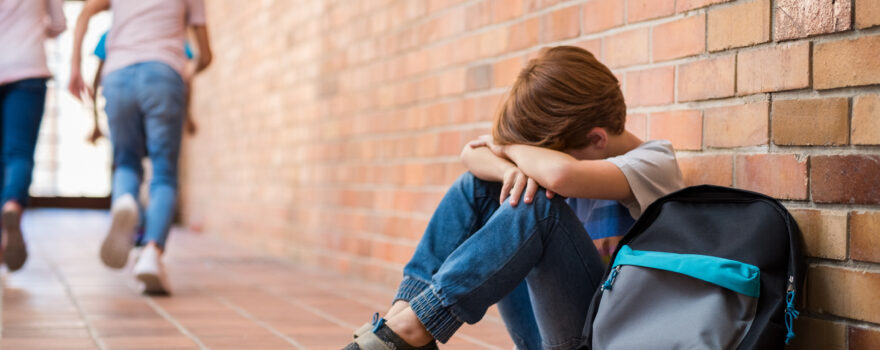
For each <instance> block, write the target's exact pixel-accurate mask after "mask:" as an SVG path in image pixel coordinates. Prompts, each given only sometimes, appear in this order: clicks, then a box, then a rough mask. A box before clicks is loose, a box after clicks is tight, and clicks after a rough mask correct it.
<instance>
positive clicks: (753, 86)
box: [736, 42, 810, 95]
mask: <svg viewBox="0 0 880 350" xmlns="http://www.w3.org/2000/svg"><path fill="white" fill-rule="evenodd" d="M736 86H737V94H739V95H748V94H753V93H758V92H768V91H782V90H793V89H801V88H806V87H809V86H810V44H809V43H807V42H802V43H798V44H795V45H791V46H774V47H770V48H764V49H757V50H751V51H740V53H739V57H738V59H737V76H736Z"/></svg>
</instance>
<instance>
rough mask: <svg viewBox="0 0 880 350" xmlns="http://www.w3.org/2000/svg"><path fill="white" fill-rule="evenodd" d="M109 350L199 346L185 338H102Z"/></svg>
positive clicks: (172, 349)
mask: <svg viewBox="0 0 880 350" xmlns="http://www.w3.org/2000/svg"><path fill="white" fill-rule="evenodd" d="M101 341H102V342H103V343H104V346H106V347H107V349H113V350H191V349H198V348H199V346H198V344H196V343H195V342H194V341H193V340H192V339H190V338H187V337H185V336H182V335H179V336H145V337H108V338H101Z"/></svg>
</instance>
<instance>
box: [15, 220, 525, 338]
mask: <svg viewBox="0 0 880 350" xmlns="http://www.w3.org/2000/svg"><path fill="white" fill-rule="evenodd" d="M22 224H23V228H24V231H25V237H26V240H27V241H28V245H29V246H28V248H29V252H30V257H29V261H28V263H27V265H25V268H24V269H22V270H20V271H18V272H15V273H12V274H7V275H5V276H0V277H2V278H0V284H2V285H3V287H4V289H3V294H2V298H0V302H2V307H0V312H2V315H0V320H2V323H3V324H2V325H3V334H2V335H3V337H2V340H0V349H3V350H6V349H10V350H32V349H40V350H54V349H62V350H66V349H88V350H91V349H97V348H98V346H97V344H98V343H100V344H101V345H102V346H103V347H104V348H105V349H108V350H116V349H119V350H134V349H142V350H151V349H172V350H175V349H176V350H188V349H200V346H199V343H201V344H203V345H204V346H205V347H207V348H208V349H211V350H227V349H229V350H232V349H234V350H247V349H259V350H274V349H297V348H299V349H302V348H306V349H309V350H315V349H328V350H329V349H335V350H338V349H340V348H341V347H342V346H344V345H345V344H346V343H348V342H349V341H350V339H351V332H352V331H353V330H354V328H355V327H357V326H359V325H361V324H363V323H365V322H367V321H369V320H370V318H371V317H372V314H373V312H376V311H380V312H381V311H385V309H387V307H388V305H389V302H390V299H391V298H392V297H393V293H394V291H393V290H392V289H389V288H388V287H387V286H382V285H374V284H370V283H366V282H362V281H358V280H353V279H349V278H346V277H345V276H341V275H338V274H335V273H332V272H328V271H321V270H318V269H315V268H311V267H303V266H297V265H295V264H293V263H291V262H288V261H285V260H282V259H278V258H275V257H269V256H265V255H261V254H259V253H254V252H252V251H248V250H243V249H240V248H238V247H236V246H234V245H231V244H227V243H225V242H223V241H222V240H220V239H217V238H214V237H212V236H210V235H196V234H190V233H187V232H185V231H180V230H175V232H173V233H172V235H173V239H172V241H171V243H170V244H169V247H168V250H167V256H166V263H167V268H168V271H169V276H170V280H171V282H172V286H173V290H174V295H173V296H171V297H145V296H143V295H141V294H139V292H138V288H139V287H138V285H137V284H136V283H135V281H134V279H133V278H132V276H131V271H130V266H129V268H127V269H121V270H113V269H109V268H106V267H104V266H103V265H102V264H101V262H100V260H99V259H98V248H99V246H100V242H101V239H102V238H103V235H104V233H105V230H106V228H107V225H108V216H107V213H106V212H103V211H82V210H80V211H74V210H48V209H40V210H30V211H28V212H26V213H25V216H24V220H23V223H22ZM59 227H63V228H65V229H64V230H58V228H59ZM133 259H134V255H132V257H131V258H130V261H133ZM461 334H462V336H461V337H458V338H453V339H452V340H451V341H450V342H449V343H448V344H446V345H443V346H442V348H443V349H444V350H447V349H505V350H506V349H511V348H512V347H513V345H512V343H511V342H510V339H509V338H508V336H507V333H506V331H505V330H504V326H503V325H502V323H501V322H500V319H499V318H498V313H497V311H496V310H494V309H493V310H491V311H490V312H489V313H488V314H487V316H486V318H485V321H483V322H481V323H480V324H478V325H476V326H465V327H463V328H462V330H461ZM92 335H94V336H96V337H98V339H97V340H93V339H92V338H91V336H92ZM484 345H485V346H484Z"/></svg>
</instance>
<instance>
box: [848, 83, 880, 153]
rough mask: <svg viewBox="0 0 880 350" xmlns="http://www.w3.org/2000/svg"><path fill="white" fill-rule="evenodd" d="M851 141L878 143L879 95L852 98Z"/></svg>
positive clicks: (859, 143)
mask: <svg viewBox="0 0 880 350" xmlns="http://www.w3.org/2000/svg"><path fill="white" fill-rule="evenodd" d="M852 143H853V144H854V145H880V95H864V96H857V97H855V98H854V99H853V116H852Z"/></svg>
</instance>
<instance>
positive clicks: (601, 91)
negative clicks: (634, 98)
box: [492, 46, 626, 151]
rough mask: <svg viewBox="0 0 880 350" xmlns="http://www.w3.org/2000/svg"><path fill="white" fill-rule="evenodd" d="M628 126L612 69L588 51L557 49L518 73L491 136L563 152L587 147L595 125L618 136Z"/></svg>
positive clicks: (551, 50) (542, 54) (549, 51)
mask: <svg viewBox="0 0 880 350" xmlns="http://www.w3.org/2000/svg"><path fill="white" fill-rule="evenodd" d="M625 122H626V104H625V103H624V101H623V94H622V93H621V92H620V83H619V82H618V81H617V78H616V77H614V74H611V71H610V70H609V69H608V67H606V66H605V65H603V64H602V63H600V62H599V60H597V59H596V57H594V56H593V54H591V53H590V52H589V51H587V50H584V49H582V48H579V47H574V46H557V47H553V48H550V49H548V50H545V51H543V52H542V53H541V54H540V55H539V56H538V57H537V58H535V59H532V60H531V61H529V64H528V65H527V66H526V67H525V68H523V70H522V71H521V72H520V73H519V77H518V78H517V79H516V82H515V83H514V84H513V87H512V88H511V90H510V93H509V95H508V96H507V99H506V100H505V101H504V102H503V103H502V105H501V106H499V108H498V111H497V112H496V114H495V125H494V126H493V128H492V135H493V138H494V139H495V142H497V143H498V144H512V143H516V144H525V145H532V146H538V147H544V148H550V149H554V150H558V151H562V150H565V149H572V148H582V147H584V146H587V145H588V144H589V143H590V141H591V140H588V139H587V133H589V131H590V130H592V129H593V128H594V127H601V128H604V129H605V130H607V131H608V132H609V133H612V134H615V135H617V134H620V133H622V132H623V129H624V123H625Z"/></svg>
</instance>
